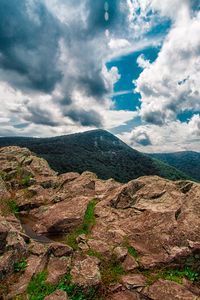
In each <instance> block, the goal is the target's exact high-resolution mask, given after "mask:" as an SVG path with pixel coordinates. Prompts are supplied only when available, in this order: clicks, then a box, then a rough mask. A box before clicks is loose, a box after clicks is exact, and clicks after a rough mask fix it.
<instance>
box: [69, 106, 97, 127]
mask: <svg viewBox="0 0 200 300" xmlns="http://www.w3.org/2000/svg"><path fill="white" fill-rule="evenodd" d="M66 115H67V116H68V117H70V118H71V119H72V120H73V121H75V122H78V123H79V124H81V125H82V126H95V127H101V126H102V118H101V116H100V115H99V114H98V113H97V112H96V111H94V110H89V111H86V110H84V109H73V110H69V111H68V112H67V113H66Z"/></svg>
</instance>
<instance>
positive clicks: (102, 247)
mask: <svg viewBox="0 0 200 300" xmlns="http://www.w3.org/2000/svg"><path fill="white" fill-rule="evenodd" d="M87 244H88V246H89V247H90V249H92V250H94V251H96V252H98V253H101V254H102V255H105V256H108V257H109V256H110V255H111V250H110V247H109V245H108V243H106V242H103V241H101V240H88V242H87Z"/></svg>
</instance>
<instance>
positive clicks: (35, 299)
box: [27, 272, 103, 300]
mask: <svg viewBox="0 0 200 300" xmlns="http://www.w3.org/2000/svg"><path fill="white" fill-rule="evenodd" d="M46 278H47V272H41V273H39V274H37V275H36V276H34V277H33V278H32V280H31V282H30V283H29V285H28V288H27V294H28V296H29V300H44V298H45V297H46V296H48V295H50V294H51V293H53V292H54V291H56V290H63V291H65V292H66V293H67V295H68V297H69V298H70V300H103V298H102V297H101V296H100V290H99V288H98V287H97V288H94V287H90V288H83V287H80V286H77V285H76V284H72V283H71V275H70V274H66V276H65V277H64V279H62V280H61V281H60V283H59V284H57V285H53V284H50V283H47V282H46Z"/></svg>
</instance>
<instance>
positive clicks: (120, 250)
mask: <svg viewBox="0 0 200 300" xmlns="http://www.w3.org/2000/svg"><path fill="white" fill-rule="evenodd" d="M113 254H114V255H115V256H116V258H117V260H119V261H121V262H123V261H124V260H125V258H126V256H127V254H128V250H127V248H125V247H120V246H119V247H116V248H115V249H114V251H113Z"/></svg>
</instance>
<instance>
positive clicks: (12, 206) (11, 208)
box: [6, 199, 19, 214]
mask: <svg viewBox="0 0 200 300" xmlns="http://www.w3.org/2000/svg"><path fill="white" fill-rule="evenodd" d="M6 205H7V207H8V210H9V212H11V213H13V214H18V213H19V207H18V205H17V203H16V201H15V200H14V199H9V200H8V201H7V202H6Z"/></svg>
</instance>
